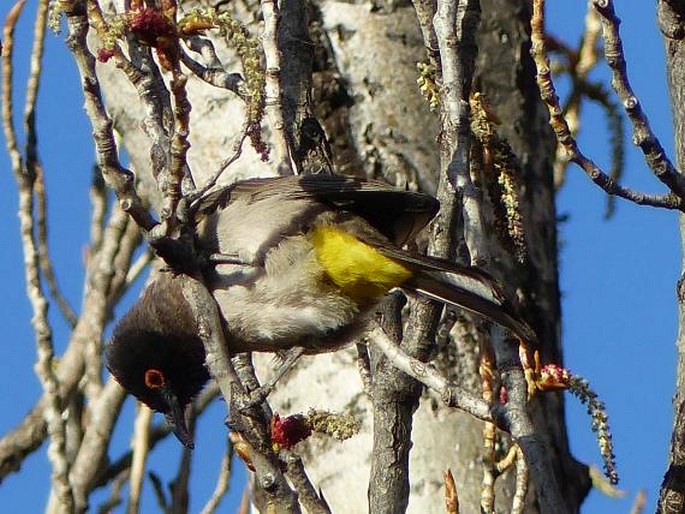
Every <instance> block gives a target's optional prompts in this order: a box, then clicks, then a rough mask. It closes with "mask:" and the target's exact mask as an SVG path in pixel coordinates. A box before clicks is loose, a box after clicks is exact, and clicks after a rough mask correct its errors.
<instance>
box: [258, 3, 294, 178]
mask: <svg viewBox="0 0 685 514" xmlns="http://www.w3.org/2000/svg"><path fill="white" fill-rule="evenodd" d="M260 5H261V7H262V15H263V16H264V31H263V32H262V46H263V48H264V57H265V58H266V84H265V93H266V112H267V114H268V116H269V120H270V125H271V130H272V131H273V139H274V147H275V149H276V163H277V170H278V174H279V175H292V174H293V169H292V157H291V155H290V146H289V144H288V138H287V136H286V127H285V119H284V117H283V95H282V92H281V84H280V78H281V57H280V49H279V48H278V40H277V37H278V18H279V16H280V13H279V11H278V5H277V3H276V1H275V0H261V2H260Z"/></svg>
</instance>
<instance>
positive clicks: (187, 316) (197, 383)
mask: <svg viewBox="0 0 685 514" xmlns="http://www.w3.org/2000/svg"><path fill="white" fill-rule="evenodd" d="M174 280H175V279H174V277H173V276H171V275H170V274H166V273H165V274H162V275H161V276H160V278H158V279H157V280H156V281H155V282H153V283H152V284H150V286H148V288H147V289H146V290H145V292H144V293H143V296H142V297H141V299H140V300H139V301H138V303H136V304H135V305H134V306H133V308H132V309H131V310H130V311H129V312H128V313H127V314H126V316H124V318H123V319H122V320H121V321H120V322H119V324H118V325H117V327H116V329H115V330H114V335H113V336H112V339H111V341H110V342H109V343H108V344H107V347H106V357H107V367H108V368H109V370H110V372H111V373H112V375H114V377H115V378H116V380H117V381H118V382H119V383H120V384H121V385H122V387H124V389H126V390H127V391H128V392H129V393H131V394H133V395H134V396H135V397H136V398H138V399H139V400H140V401H141V402H143V403H145V404H146V405H147V406H148V407H150V408H151V409H153V410H156V411H158V412H161V413H163V414H164V415H165V416H166V417H167V420H168V421H169V422H170V423H171V424H172V425H173V427H174V433H175V434H176V437H178V439H179V440H180V441H181V442H182V443H183V444H184V445H186V446H187V447H190V448H192V447H193V441H192V436H191V434H190V432H189V430H188V426H187V423H186V417H185V414H186V409H187V407H188V405H189V404H190V402H191V401H192V399H193V398H194V397H195V396H196V395H197V394H198V393H199V392H200V390H201V389H202V387H203V386H204V385H205V384H206V383H207V381H208V380H209V373H208V372H207V369H206V368H205V365H204V361H205V352H204V347H203V345H202V340H201V339H200V338H199V337H198V335H197V326H196V323H195V320H194V318H193V316H192V314H191V311H190V308H189V307H188V305H187V304H186V302H185V300H184V298H183V294H182V292H181V289H180V287H179V286H178V285H177V283H176V282H175V281H174Z"/></svg>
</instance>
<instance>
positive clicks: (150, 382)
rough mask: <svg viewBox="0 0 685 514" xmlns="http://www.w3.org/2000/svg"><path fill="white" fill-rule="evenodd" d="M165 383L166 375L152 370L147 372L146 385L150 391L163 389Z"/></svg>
mask: <svg viewBox="0 0 685 514" xmlns="http://www.w3.org/2000/svg"><path fill="white" fill-rule="evenodd" d="M165 383H166V381H165V380H164V373H162V372H161V371H159V370H158V369H154V368H152V369H148V370H147V371H146V372H145V385H146V386H147V387H149V388H150V389H161V388H162V387H164V385H165Z"/></svg>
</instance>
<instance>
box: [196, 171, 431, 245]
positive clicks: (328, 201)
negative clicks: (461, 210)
mask: <svg viewBox="0 0 685 514" xmlns="http://www.w3.org/2000/svg"><path fill="white" fill-rule="evenodd" d="M237 199H241V200H245V199H247V201H248V202H249V203H257V202H262V201H267V200H272V201H273V200H279V201H280V200H281V199H282V200H283V201H287V200H314V201H316V202H318V203H320V204H323V205H325V206H327V207H329V208H331V209H333V210H343V211H347V212H350V213H352V214H355V215H357V216H361V217H363V218H364V219H366V220H367V221H368V222H369V223H370V224H371V225H372V226H373V227H375V228H376V229H377V230H378V231H380V232H381V233H382V234H383V235H385V236H386V237H388V238H389V239H390V240H392V241H393V242H394V243H395V244H397V245H400V246H401V245H403V244H405V243H406V242H407V241H409V240H411V239H413V238H414V237H415V236H416V234H417V233H418V232H419V231H420V230H421V229H422V228H423V227H425V226H426V224H427V223H428V222H429V221H430V220H431V219H432V218H433V216H435V214H436V213H437V212H438V209H439V207H440V204H439V202H438V201H437V200H436V199H435V198H433V197H431V196H429V195H426V194H424V193H417V192H413V191H402V190H398V189H396V188H394V187H392V186H390V185H388V184H385V183H383V182H379V181H376V180H368V179H363V178H359V177H348V176H341V175H300V176H293V177H273V178H258V179H249V180H244V181H241V182H237V183H235V184H232V185H230V186H227V187H225V188H222V189H220V190H217V191H214V192H212V193H210V194H209V195H206V196H205V197H204V198H202V199H201V200H200V202H199V203H198V204H197V205H196V206H195V209H196V212H197V213H198V215H199V216H203V215H208V214H210V213H212V212H214V211H216V210H217V209H224V208H225V207H226V206H227V205H228V204H230V203H231V202H234V201H236V200H237Z"/></svg>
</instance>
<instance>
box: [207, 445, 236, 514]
mask: <svg viewBox="0 0 685 514" xmlns="http://www.w3.org/2000/svg"><path fill="white" fill-rule="evenodd" d="M232 468H233V443H231V440H230V438H228V437H227V438H226V452H225V453H224V456H223V458H222V459H221V464H220V466H219V476H218V477H217V480H216V486H215V487H214V492H212V496H211V497H210V498H209V500H207V503H206V504H205V506H204V507H203V508H202V513H201V514H214V513H215V512H216V510H217V509H218V508H219V504H220V503H221V500H222V499H223V498H224V496H225V495H226V493H227V492H228V485H229V483H230V481H231V471H232Z"/></svg>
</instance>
